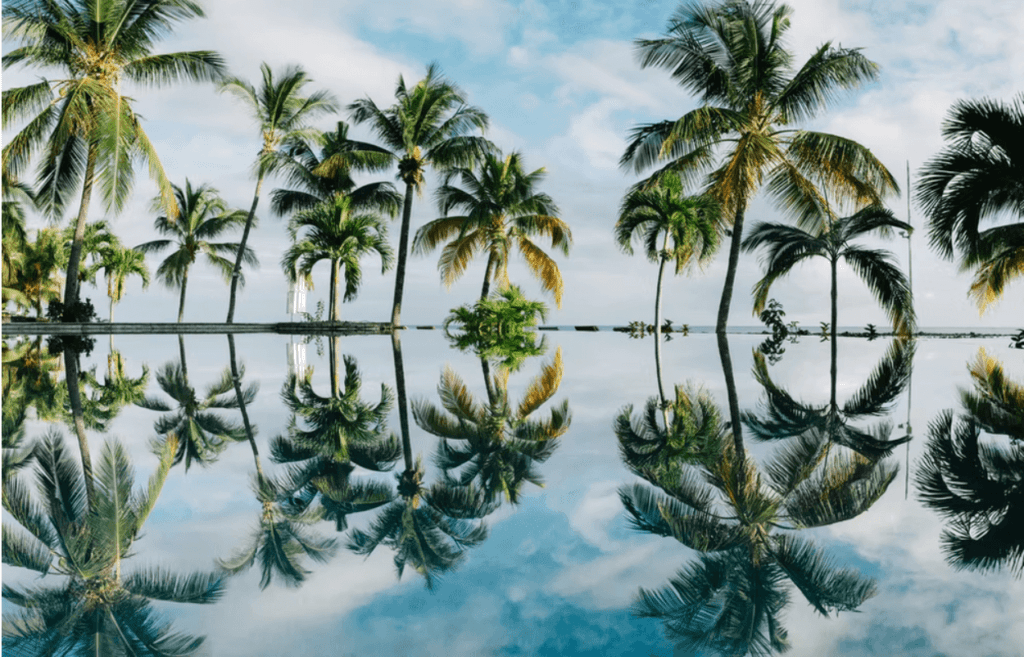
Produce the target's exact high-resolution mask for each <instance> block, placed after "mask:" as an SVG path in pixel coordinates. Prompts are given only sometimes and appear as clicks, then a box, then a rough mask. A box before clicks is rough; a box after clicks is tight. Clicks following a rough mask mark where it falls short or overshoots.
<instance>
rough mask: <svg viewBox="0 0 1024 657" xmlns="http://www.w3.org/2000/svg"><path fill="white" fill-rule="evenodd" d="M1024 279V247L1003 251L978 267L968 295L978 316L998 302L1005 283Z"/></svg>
mask: <svg viewBox="0 0 1024 657" xmlns="http://www.w3.org/2000/svg"><path fill="white" fill-rule="evenodd" d="M1016 278H1024V247H1021V248H1015V249H1014V248H1008V249H1003V250H1002V251H1001V252H1000V253H998V254H997V255H995V256H994V257H992V258H991V259H989V260H987V261H985V262H984V263H983V264H982V265H981V266H979V267H978V271H977V272H976V273H975V275H974V280H973V281H972V282H971V290H970V292H969V293H968V296H970V298H971V299H973V300H974V302H975V303H977V304H978V315H983V314H985V311H986V310H988V307H989V306H990V305H992V304H993V303H995V302H996V301H998V300H999V297H1000V295H1002V293H1003V288H1004V287H1005V286H1006V284H1007V283H1009V282H1010V281H1012V280H1014V279H1016Z"/></svg>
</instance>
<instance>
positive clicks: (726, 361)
mask: <svg viewBox="0 0 1024 657" xmlns="http://www.w3.org/2000/svg"><path fill="white" fill-rule="evenodd" d="M718 356H719V358H720V359H721V361H722V372H723V373H724V374H725V390H726V394H727V396H728V398H729V423H730V424H731V425H732V427H731V428H732V439H733V443H734V445H735V447H736V456H737V457H738V458H739V461H738V463H742V462H743V454H744V450H743V424H742V422H741V420H740V402H739V398H738V396H737V395H736V379H735V378H734V377H733V375H732V357H731V356H730V355H729V338H728V337H727V336H726V335H725V333H724V332H723V333H718Z"/></svg>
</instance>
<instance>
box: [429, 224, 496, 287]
mask: <svg viewBox="0 0 1024 657" xmlns="http://www.w3.org/2000/svg"><path fill="white" fill-rule="evenodd" d="M484 239H485V238H484V234H483V232H482V231H480V230H474V231H472V232H469V233H466V234H465V235H462V236H461V237H459V238H457V239H455V240H454V241H452V242H449V243H448V245H447V246H445V247H444V249H442V250H441V258H440V260H438V261H437V268H438V269H439V270H440V272H441V280H442V281H444V285H445V287H446V288H451V286H452V284H453V283H454V282H455V281H457V280H459V278H461V277H462V275H463V274H464V273H466V267H468V266H469V262H470V260H472V259H473V256H474V255H476V252H477V251H479V250H480V249H481V248H483V246H484Z"/></svg>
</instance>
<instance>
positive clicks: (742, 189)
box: [708, 133, 782, 213]
mask: <svg viewBox="0 0 1024 657" xmlns="http://www.w3.org/2000/svg"><path fill="white" fill-rule="evenodd" d="M781 160H782V153H781V151H780V150H779V148H778V146H777V145H776V144H775V143H774V142H773V141H772V139H771V138H770V137H768V136H766V135H761V134H754V133H747V134H744V135H743V136H742V137H740V138H739V140H738V141H737V143H736V150H734V151H733V152H732V153H731V154H730V156H729V159H727V160H726V161H725V163H724V164H723V165H722V166H721V167H719V168H718V169H716V170H715V171H712V172H711V174H709V176H708V182H709V183H710V185H709V188H708V193H709V194H711V196H712V197H714V198H715V200H717V201H718V202H719V203H720V204H721V206H722V208H723V209H724V210H726V212H727V213H731V212H735V211H736V209H737V207H738V206H739V204H740V203H741V202H743V203H745V202H746V201H747V200H748V199H750V198H751V197H753V195H754V192H756V191H757V188H758V187H760V186H761V181H762V179H763V177H764V173H765V169H766V168H767V167H768V165H769V164H770V163H773V162H778V161H781Z"/></svg>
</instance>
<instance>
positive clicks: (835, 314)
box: [830, 257, 839, 408]
mask: <svg viewBox="0 0 1024 657" xmlns="http://www.w3.org/2000/svg"><path fill="white" fill-rule="evenodd" d="M836 260H837V258H836V257H833V258H832V367H831V370H830V373H831V375H832V392H831V395H832V396H831V399H832V408H835V407H836V375H837V373H838V363H837V362H836V361H837V356H838V354H839V346H838V344H837V343H836V335H837V334H838V333H839V329H838V326H837V325H836V322H838V321H839V277H838V274H837V272H836Z"/></svg>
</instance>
